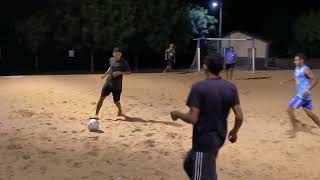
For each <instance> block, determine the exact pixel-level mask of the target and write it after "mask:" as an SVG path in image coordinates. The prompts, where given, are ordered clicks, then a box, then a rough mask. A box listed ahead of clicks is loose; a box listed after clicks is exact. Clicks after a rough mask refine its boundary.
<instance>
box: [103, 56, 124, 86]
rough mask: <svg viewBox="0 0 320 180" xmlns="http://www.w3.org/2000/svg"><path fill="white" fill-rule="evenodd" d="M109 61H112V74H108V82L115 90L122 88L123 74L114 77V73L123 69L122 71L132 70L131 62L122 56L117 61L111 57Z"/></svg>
mask: <svg viewBox="0 0 320 180" xmlns="http://www.w3.org/2000/svg"><path fill="white" fill-rule="evenodd" d="M109 62H110V72H109V74H110V76H108V79H107V84H108V85H109V86H110V87H112V89H114V90H122V75H120V76H117V77H113V76H112V73H113V72H115V71H121V72H126V71H130V67H129V64H128V62H127V61H126V60H124V59H122V58H121V59H120V60H119V61H116V60H114V59H113V58H110V59H109ZM109 78H110V79H109Z"/></svg>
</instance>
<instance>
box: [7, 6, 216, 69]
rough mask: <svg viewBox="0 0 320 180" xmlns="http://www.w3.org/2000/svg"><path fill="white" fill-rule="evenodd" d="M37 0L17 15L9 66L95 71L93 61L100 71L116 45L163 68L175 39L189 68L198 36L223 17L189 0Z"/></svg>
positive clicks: (143, 63) (138, 61) (139, 62)
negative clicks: (73, 53) (169, 47)
mask: <svg viewBox="0 0 320 180" xmlns="http://www.w3.org/2000/svg"><path fill="white" fill-rule="evenodd" d="M32 2H33V3H34V5H33V6H32V7H33V8H32V10H30V11H28V10H25V9H24V10H22V9H21V10H22V12H20V13H19V14H20V16H17V15H16V16H11V19H10V21H11V22H12V23H11V24H10V28H11V29H10V32H11V36H9V37H10V39H6V40H7V41H6V42H7V44H6V46H4V48H2V52H3V53H2V54H3V58H2V59H4V60H3V61H2V62H4V63H6V68H7V69H9V71H34V70H35V69H36V67H37V66H36V64H37V65H38V70H39V71H68V70H83V71H89V70H90V68H91V67H90V65H91V60H94V67H95V70H98V71H100V70H103V69H105V68H106V65H107V62H108V61H107V60H108V58H109V57H110V56H111V51H112V48H113V47H115V46H120V47H122V48H123V49H124V52H125V53H124V55H125V58H126V59H128V61H129V63H130V64H131V66H132V67H133V69H137V68H139V69H145V68H162V67H163V55H164V54H163V53H164V50H165V49H166V48H167V47H168V45H169V43H174V44H175V45H176V47H177V50H176V51H177V60H178V61H177V64H176V66H177V67H188V65H190V64H191V62H192V60H193V56H194V53H195V44H196V43H195V42H194V41H193V40H192V39H193V38H194V37H197V36H200V35H209V34H210V33H211V34H212V33H213V32H214V29H215V28H214V24H215V23H216V22H217V21H216V19H215V18H214V17H213V16H209V15H208V11H207V10H206V9H205V8H201V7H196V6H191V5H189V4H187V3H186V2H185V1H183V0H161V1H155V0H49V1H45V3H44V2H38V1H32ZM30 3H31V2H30ZM20 8H21V7H20ZM5 38H6V37H5ZM70 49H74V50H75V59H73V60H71V59H70V58H68V50H70Z"/></svg>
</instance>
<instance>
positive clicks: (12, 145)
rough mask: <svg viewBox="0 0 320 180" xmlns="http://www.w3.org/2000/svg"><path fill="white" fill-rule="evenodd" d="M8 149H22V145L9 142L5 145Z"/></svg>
mask: <svg viewBox="0 0 320 180" xmlns="http://www.w3.org/2000/svg"><path fill="white" fill-rule="evenodd" d="M7 149H8V150H16V149H23V147H22V146H21V145H18V144H10V145H8V146H7Z"/></svg>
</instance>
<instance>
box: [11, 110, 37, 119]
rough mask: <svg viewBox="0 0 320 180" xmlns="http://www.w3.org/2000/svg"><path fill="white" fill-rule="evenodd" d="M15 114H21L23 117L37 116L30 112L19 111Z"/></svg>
mask: <svg viewBox="0 0 320 180" xmlns="http://www.w3.org/2000/svg"><path fill="white" fill-rule="evenodd" d="M14 113H16V114H19V115H20V116H22V117H32V116H34V115H36V113H35V112H33V111H29V110H18V111H14Z"/></svg>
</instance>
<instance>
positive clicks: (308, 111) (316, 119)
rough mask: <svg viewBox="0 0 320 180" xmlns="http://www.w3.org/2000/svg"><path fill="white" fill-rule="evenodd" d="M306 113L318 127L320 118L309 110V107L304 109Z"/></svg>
mask: <svg viewBox="0 0 320 180" xmlns="http://www.w3.org/2000/svg"><path fill="white" fill-rule="evenodd" d="M304 111H305V112H306V113H307V115H308V116H309V118H311V119H312V120H313V121H314V122H315V123H316V124H317V125H318V126H319V127H320V120H319V118H318V116H317V115H316V114H314V113H313V112H312V111H311V110H309V109H305V110H304Z"/></svg>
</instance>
